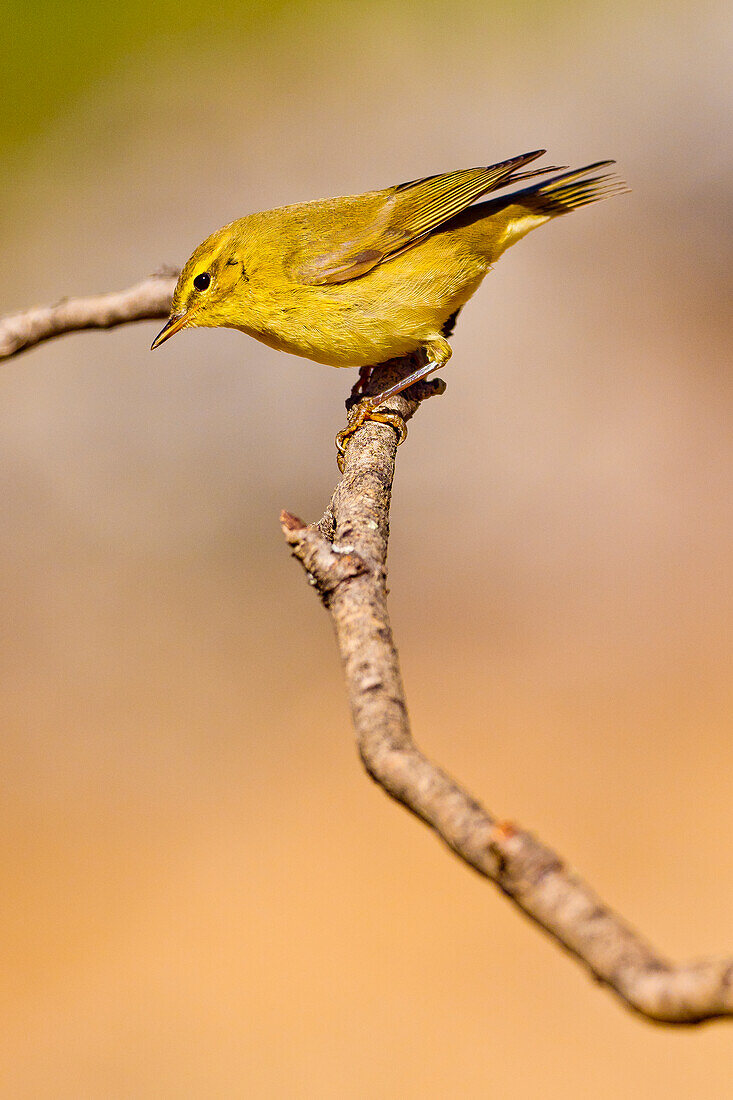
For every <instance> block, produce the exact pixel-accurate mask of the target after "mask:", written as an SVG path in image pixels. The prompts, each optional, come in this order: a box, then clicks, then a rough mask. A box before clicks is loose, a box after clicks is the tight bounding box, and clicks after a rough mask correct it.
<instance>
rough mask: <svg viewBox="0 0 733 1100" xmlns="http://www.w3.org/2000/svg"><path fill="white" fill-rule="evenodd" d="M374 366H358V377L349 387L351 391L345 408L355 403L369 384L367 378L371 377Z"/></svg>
mask: <svg viewBox="0 0 733 1100" xmlns="http://www.w3.org/2000/svg"><path fill="white" fill-rule="evenodd" d="M373 370H374V367H359V377H358V378H357V380H356V382H354V385H353V386H352V387H351V393H350V394H349V396H348V399H347V401H346V408H347V409H350V408H351V406H352V405H355V404H356V402H357V401H358V399H359V398H360V397H361V395H362V394H363V393H364V391H365V390H366V388H367V386H368V385H369V379H370V378H371V374H372V371H373Z"/></svg>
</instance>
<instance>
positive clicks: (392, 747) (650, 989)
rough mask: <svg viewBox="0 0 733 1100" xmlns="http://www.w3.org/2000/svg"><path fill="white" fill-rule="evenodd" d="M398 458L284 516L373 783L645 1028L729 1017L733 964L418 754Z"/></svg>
mask: <svg viewBox="0 0 733 1100" xmlns="http://www.w3.org/2000/svg"><path fill="white" fill-rule="evenodd" d="M175 282H176V273H175V272H172V271H165V272H161V273H160V274H158V275H151V276H150V277H149V278H147V279H144V280H143V281H142V282H140V283H138V284H137V285H135V286H132V287H129V288H128V289H127V290H122V291H118V292H115V293H111V294H100V295H96V296H94V297H89V298H71V299H64V300H63V301H61V302H59V303H57V304H56V305H53V306H46V307H38V308H35V309H30V310H27V311H25V312H23V313H17V314H14V315H13V316H10V317H5V318H3V319H1V320H0V359H2V358H9V357H10V356H12V355H16V354H18V353H19V352H21V351H24V350H26V349H27V348H30V347H33V346H34V345H35V344H39V343H41V342H42V341H44V340H48V339H50V338H51V337H53V336H60V335H62V334H63V333H66V332H76V331H79V330H81V329H88V328H112V327H114V326H116V325H122V324H125V323H127V322H129V321H143V320H155V319H165V318H166V317H167V316H168V312H169V309H170V302H171V296H172V294H173V289H174V287H175ZM404 370H405V363H404V362H402V363H393V364H384V365H383V366H382V367H379V368H378V369H377V370H376V371H375V372H374V375H373V379H372V385H371V388H370V391H371V392H378V391H379V390H380V389H384V388H385V387H386V386H388V385H389V384H390V383H391V382H392V381H393V380H394V379H396V378H397V377H398V376H399V375H401V374H402V373H403V372H404ZM442 390H443V385H442V383H441V382H439V381H437V380H435V381H433V382H424V383H422V384H421V385H420V386H419V387H415V386H413V387H412V388H411V389H410V390H408V391H406V393H402V394H399V395H398V396H396V397H393V398H391V399H390V401H389V407H391V408H393V409H395V410H396V411H397V412H399V413H400V414H401V415H402V416H403V417H404V419H405V420H409V419H410V418H411V417H412V416H413V415H414V414H415V412H416V411H417V409H418V407H419V405H420V403H421V401H422V400H424V399H425V398H426V397H429V396H431V395H433V394H436V393H441V392H442ZM396 449H397V448H396V435H395V432H394V430H393V429H392V428H391V427H389V426H387V425H383V424H375V423H373V422H369V421H368V422H367V423H366V424H364V426H363V427H362V428H360V429H359V431H358V432H357V433H356V434H355V435H354V436H352V437H351V439H350V441H349V444H348V450H347V453H346V461H345V466H344V474H343V476H342V478H341V480H340V481H339V483H338V485H337V486H336V489H335V490H334V493H333V496H332V498H331V501H330V502H329V504H328V506H327V508H326V511H325V512H324V514H323V516H322V518H321V519H320V520H319V521H318V523H315V524H311V525H308V526H307V525H306V524H304V523H303V521H302V520H300V519H298V518H297V517H296V516H293V515H291V514H290V513H289V512H283V513H282V515H281V523H282V528H283V532H284V534H285V537H286V539H287V541H288V543H289V545H290V547H291V549H292V552H293V555H294V557H296V558H297V559H298V561H300V562H301V564H302V565H303V567H304V569H305V570H306V573H307V574H308V577H309V579H310V581H311V583H312V584H313V585H314V586H315V588H316V589H317V591H318V593H319V595H320V597H321V599H322V601H323V603H324V605H325V606H326V608H327V609H328V611H329V612H330V614H331V617H332V620H333V623H334V626H335V629H336V637H337V641H338V647H339V651H340V654H341V659H342V662H343V666H344V673H345V677H346V685H347V691H348V695H349V701H350V704H351V711H352V716H353V721H354V727H355V730H356V736H357V744H358V748H359V753H360V755H361V758H362V761H363V763H364V766H365V767H366V769H367V772H368V773H369V775H371V777H372V778H373V779H374V780H375V781H376V782H377V783H378V784H379V785H380V786H381V787H382V788H383V789H384V790H385V791H386V793H387V794H388V795H390V796H391V797H392V798H394V799H395V800H396V801H398V802H401V803H402V805H403V806H405V807H406V808H407V809H408V810H410V811H411V812H412V813H414V814H415V815H416V816H417V817H419V818H421V819H422V820H423V821H424V822H426V824H428V825H429V826H430V827H431V828H432V829H433V830H434V831H435V832H436V833H437V835H438V836H439V837H440V838H441V839H442V840H443V841H444V842H445V843H446V844H447V845H448V847H449V848H451V849H452V850H453V851H454V852H455V853H456V855H458V856H459V857H460V858H461V859H463V860H464V861H465V862H466V863H467V864H469V866H471V867H473V868H474V869H475V870H476V871H478V872H479V874H481V875H483V876H484V877H486V878H488V879H490V880H491V881H492V882H494V883H495V884H496V885H497V886H498V887H499V889H501V890H502V891H503V893H504V894H506V895H507V896H508V897H509V898H510V899H511V900H512V901H513V902H514V903H515V904H516V905H517V906H518V907H519V908H520V909H521V910H522V911H523V912H524V913H525V914H526V915H527V916H528V917H530V918H531V919H532V920H533V921H534V922H535V923H536V924H538V925H539V926H540V927H541V928H543V929H544V930H545V931H546V932H548V933H549V934H550V935H551V936H553V937H554V938H555V939H556V940H557V941H558V942H559V943H560V944H561V945H562V946H563V947H564V948H565V949H566V950H567V951H568V952H569V953H570V954H572V955H574V956H575V957H576V958H577V959H579V960H580V961H581V962H583V963H585V965H586V966H587V967H588V969H589V970H590V972H591V974H592V975H593V976H594V977H595V978H596V979H597V980H598V981H599V982H602V983H604V984H605V985H607V986H608V987H609V988H610V989H611V990H613V991H614V992H615V993H616V994H617V995H618V996H619V997H620V998H621V1000H623V1001H624V1002H625V1003H626V1004H627V1005H629V1006H630V1007H631V1008H632V1009H634V1010H635V1011H636V1012H638V1013H639V1014H640V1015H641V1016H643V1017H644V1018H646V1019H648V1020H654V1021H658V1022H661V1023H667V1024H697V1023H702V1022H703V1021H706V1020H712V1019H716V1018H718V1017H729V1016H733V959H712V960H702V961H699V962H694V963H690V964H687V965H674V964H672V963H670V962H668V961H666V960H665V959H662V958H660V956H659V955H658V954H657V953H656V952H655V951H654V950H653V949H652V948H651V947H649V946H648V944H646V943H645V941H644V940H643V939H642V938H641V937H640V936H639V935H638V934H637V933H636V932H635V931H633V930H632V929H631V928H630V927H629V926H628V925H627V924H626V923H625V922H624V921H623V920H622V919H621V918H620V917H618V916H617V915H616V914H615V913H614V912H613V911H612V910H611V909H609V908H608V906H607V905H605V904H604V903H603V902H602V901H601V900H600V899H599V898H598V897H597V896H596V895H595V894H594V893H593V891H592V890H591V889H590V887H588V886H587V885H586V884H585V883H584V882H583V881H582V880H581V879H580V878H579V877H578V876H577V875H576V874H575V873H574V872H573V871H572V870H570V869H569V868H568V867H567V866H566V865H565V864H564V862H563V861H562V859H561V858H560V857H559V856H558V855H556V854H555V853H554V852H553V851H551V850H550V849H549V848H547V847H545V846H544V845H543V844H542V843H540V842H539V841H538V840H536V839H535V838H534V837H533V836H532V835H531V834H530V833H528V832H525V831H524V830H523V829H520V828H518V827H516V826H514V825H511V824H508V823H506V822H498V821H496V820H495V819H494V818H492V817H491V815H490V814H489V813H488V812H487V811H486V810H485V809H484V808H483V807H482V806H481V804H480V803H479V802H477V801H476V800H475V799H474V798H472V796H471V795H470V794H468V792H467V791H466V790H465V789H464V788H463V787H462V786H461V785H460V784H458V783H456V781H455V780H453V779H451V777H450V776H449V775H447V774H446V773H445V772H444V771H442V770H441V769H440V768H439V767H437V766H436V765H435V764H433V763H432V762H431V761H430V760H428V759H427V757H425V756H424V755H423V754H422V752H420V750H419V749H418V748H417V746H416V745H415V742H414V741H413V739H412V735H411V733H410V726H409V720H408V717H407V705H406V703H405V694H404V689H403V686H402V679H401V676H400V670H399V663H398V660H397V652H396V649H395V645H394V640H393V637H392V630H391V627H390V622H389V615H388V612H387V541H388V537H389V509H390V499H391V493H392V481H393V478H394V465H395V454H396Z"/></svg>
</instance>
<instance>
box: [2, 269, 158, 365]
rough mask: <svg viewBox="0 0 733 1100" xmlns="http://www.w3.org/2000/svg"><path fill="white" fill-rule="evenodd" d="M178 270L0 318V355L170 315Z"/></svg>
mask: <svg viewBox="0 0 733 1100" xmlns="http://www.w3.org/2000/svg"><path fill="white" fill-rule="evenodd" d="M176 278H177V272H175V271H172V270H171V269H167V270H165V271H161V272H160V273H159V274H157V275H150V276H149V277H148V278H147V279H143V281H142V282H140V283H136V284H135V286H131V287H128V288H127V290H117V291H113V292H112V293H110V294H95V295H94V296H93V297H89V298H63V299H62V300H61V301H60V302H57V303H56V304H55V305H52V306H36V307H35V308H33V309H27V310H24V312H23V313H14V314H12V315H11V316H9V317H3V318H2V319H0V359H9V358H10V357H11V356H12V355H17V354H18V353H19V352H21V351H26V350H27V349H28V348H32V347H34V346H35V345H36V344H40V343H41V342H42V341H43V340H49V339H50V338H51V337H52V336H61V335H63V333H65V332H79V331H80V330H81V329H87V328H114V327H115V326H116V325H124V324H127V322H128V321H151V320H156V319H157V320H161V319H163V318H165V317H167V316H168V313H169V311H170V306H171V298H172V297H173V291H174V289H175V286H176Z"/></svg>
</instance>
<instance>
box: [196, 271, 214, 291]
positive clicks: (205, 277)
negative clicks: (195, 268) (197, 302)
mask: <svg viewBox="0 0 733 1100" xmlns="http://www.w3.org/2000/svg"><path fill="white" fill-rule="evenodd" d="M210 284H211V275H209V273H208V271H202V272H201V274H200V275H197V276H196V278H195V279H194V281H193V285H194V286H195V287H196V289H197V290H208V289H209V286H210Z"/></svg>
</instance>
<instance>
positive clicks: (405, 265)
mask: <svg viewBox="0 0 733 1100" xmlns="http://www.w3.org/2000/svg"><path fill="white" fill-rule="evenodd" d="M419 251H420V250H419V249H415V250H414V252H415V253H417V252H419ZM414 259H417V257H416V256H414V255H413V253H411V252H408V253H406V254H405V255H404V256H403V257H400V258H398V259H397V260H395V261H393V262H392V263H387V264H384V265H382V266H381V267H379V268H377V269H376V270H374V271H373V272H370V273H369V274H368V275H365V276H363V277H362V278H360V279H355V280H353V281H351V282H349V283H345V284H341V285H336V286H328V287H299V286H293V285H291V286H290V287H288V288H287V290H285V289H284V291H283V293H282V295H281V296H279V297H275V296H273V297H272V298H271V299H270V300H269V302H268V303H267V308H266V309H263V310H262V311H261V316H262V317H263V324H262V326H261V327H258V330H257V331H253V330H252V329H250V328H247V329H246V330H245V331H247V332H248V333H249V335H251V336H255V337H256V338H257V339H259V340H261V341H262V342H263V343H265V344H267V345H268V346H269V347H272V348H275V349H276V350H278V351H287V352H290V353H291V354H292V355H300V356H303V357H305V358H306V359H313V360H315V362H317V363H326V364H328V365H329V366H334V367H364V366H371V365H373V364H375V363H383V362H385V361H386V360H388V359H395V358H398V357H400V356H403V355H408V354H409V353H410V352H413V351H415V350H416V349H417V348H419V347H421V346H423V345H424V344H426V343H428V342H429V341H430V340H431V339H434V338H435V337H436V336H437V335H438V334H439V333H440V331H441V329H442V327H443V325H444V324H445V322H446V321H447V319H448V317H450V316H451V314H453V313H455V311H456V310H457V309H459V308H460V307H461V306H462V305H464V303H465V302H467V301H468V299H469V298H470V297H471V295H472V294H473V293H474V291H475V290H476V289H477V287H478V286H479V284H480V282H481V280H482V279H483V277H484V275H485V274H486V270H487V265H486V264H480V265H479V264H471V265H460V266H458V267H455V266H454V270H453V271H452V272H451V271H448V272H446V268H445V265H444V264H443V265H441V264H436V265H435V266H434V267H433V266H432V265H425V263H424V260H425V257H424V255H423V256H421V257H420V260H421V261H422V262H421V264H420V267H419V269H417V270H416V269H415V265H414V262H411V261H414Z"/></svg>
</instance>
